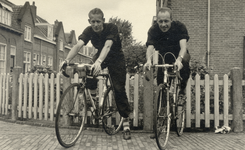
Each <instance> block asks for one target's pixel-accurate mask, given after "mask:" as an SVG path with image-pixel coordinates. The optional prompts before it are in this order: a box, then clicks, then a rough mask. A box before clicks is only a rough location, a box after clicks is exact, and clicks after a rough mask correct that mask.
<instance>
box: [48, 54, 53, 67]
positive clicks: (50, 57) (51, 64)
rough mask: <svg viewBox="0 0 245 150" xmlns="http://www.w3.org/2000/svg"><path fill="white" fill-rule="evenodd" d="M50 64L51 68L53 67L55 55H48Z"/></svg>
mask: <svg viewBox="0 0 245 150" xmlns="http://www.w3.org/2000/svg"><path fill="white" fill-rule="evenodd" d="M48 66H50V67H51V68H52V67H53V57H52V56H48Z"/></svg>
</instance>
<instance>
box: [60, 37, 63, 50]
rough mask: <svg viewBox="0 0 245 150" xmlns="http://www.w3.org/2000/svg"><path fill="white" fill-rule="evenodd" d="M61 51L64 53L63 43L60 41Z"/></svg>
mask: <svg viewBox="0 0 245 150" xmlns="http://www.w3.org/2000/svg"><path fill="white" fill-rule="evenodd" d="M60 50H61V51H63V41H62V40H60Z"/></svg>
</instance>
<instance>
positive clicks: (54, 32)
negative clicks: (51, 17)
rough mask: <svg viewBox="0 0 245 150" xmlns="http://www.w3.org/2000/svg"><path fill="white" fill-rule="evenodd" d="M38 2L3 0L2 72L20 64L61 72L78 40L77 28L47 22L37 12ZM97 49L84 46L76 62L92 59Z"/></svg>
mask: <svg viewBox="0 0 245 150" xmlns="http://www.w3.org/2000/svg"><path fill="white" fill-rule="evenodd" d="M36 10H37V7H36V6H35V2H33V4H32V5H30V3H29V2H25V4H24V5H23V6H22V5H21V6H17V5H15V4H13V3H11V2H10V1H8V0H0V73H10V72H11V71H12V69H13V67H15V66H20V67H21V68H22V70H23V73H25V72H28V71H30V69H31V68H32V67H33V66H35V65H42V66H49V67H50V68H51V69H52V70H54V71H58V70H59V65H60V63H61V62H62V61H63V60H64V59H65V58H66V56H67V54H68V52H69V51H70V50H71V48H72V46H73V45H75V44H76V43H77V40H76V35H75V31H74V30H72V31H71V32H70V33H65V31H64V27H63V23H62V22H61V21H58V20H56V21H54V24H50V23H48V22H47V21H46V20H45V19H43V18H41V17H40V16H38V15H37V14H36ZM88 50H89V51H91V52H92V53H93V52H94V51H95V49H94V48H92V47H91V48H90V47H84V48H83V49H82V50H81V52H79V53H78V55H77V56H76V57H75V58H74V59H73V61H74V62H90V59H91V57H92V54H91V53H88V52H86V51H88Z"/></svg>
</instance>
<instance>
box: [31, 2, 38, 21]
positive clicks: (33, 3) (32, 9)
mask: <svg viewBox="0 0 245 150" xmlns="http://www.w3.org/2000/svg"><path fill="white" fill-rule="evenodd" d="M31 12H32V14H33V17H34V19H36V17H37V7H36V6H35V1H34V2H32V5H31Z"/></svg>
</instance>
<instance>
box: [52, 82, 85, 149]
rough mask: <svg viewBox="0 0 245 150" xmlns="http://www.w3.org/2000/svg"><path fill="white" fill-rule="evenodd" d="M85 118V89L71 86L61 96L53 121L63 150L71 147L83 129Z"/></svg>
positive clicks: (74, 85)
mask: <svg viewBox="0 0 245 150" xmlns="http://www.w3.org/2000/svg"><path fill="white" fill-rule="evenodd" d="M86 116H87V108H86V97H85V89H84V88H82V87H81V85H80V84H79V83H74V84H71V85H70V86H69V87H68V88H67V89H66V90H65V92H64V94H63V95H62V96H61V99H60V102H59V105H58V108H57V112H56V119H55V131H56V136H57V139H58V141H59V143H60V145H62V146H63V147H65V148H68V147H71V146H73V145H74V144H75V143H76V141H77V140H78V138H79V136H80V135H81V132H82V130H83V128H84V123H85V119H86Z"/></svg>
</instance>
